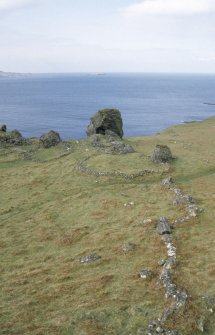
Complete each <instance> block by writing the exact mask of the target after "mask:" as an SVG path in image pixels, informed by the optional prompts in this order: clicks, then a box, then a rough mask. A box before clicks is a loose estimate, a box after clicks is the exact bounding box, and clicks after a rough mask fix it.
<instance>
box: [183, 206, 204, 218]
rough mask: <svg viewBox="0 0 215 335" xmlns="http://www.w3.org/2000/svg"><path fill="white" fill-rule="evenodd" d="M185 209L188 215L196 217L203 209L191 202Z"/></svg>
mask: <svg viewBox="0 0 215 335" xmlns="http://www.w3.org/2000/svg"><path fill="white" fill-rule="evenodd" d="M186 211H187V213H188V215H189V216H191V217H196V216H197V215H198V214H199V213H201V212H202V211H203V209H202V208H199V207H197V206H196V205H195V204H192V205H189V206H187V208H186Z"/></svg>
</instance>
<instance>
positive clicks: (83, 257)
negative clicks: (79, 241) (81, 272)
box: [79, 254, 101, 263]
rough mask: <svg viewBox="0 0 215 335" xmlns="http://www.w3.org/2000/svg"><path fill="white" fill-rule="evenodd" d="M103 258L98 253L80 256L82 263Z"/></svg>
mask: <svg viewBox="0 0 215 335" xmlns="http://www.w3.org/2000/svg"><path fill="white" fill-rule="evenodd" d="M100 259H101V256H98V255H96V254H92V255H88V256H82V257H80V258H79V262H80V263H93V262H96V261H98V260H100Z"/></svg>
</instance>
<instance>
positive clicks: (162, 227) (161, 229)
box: [157, 217, 171, 235]
mask: <svg viewBox="0 0 215 335" xmlns="http://www.w3.org/2000/svg"><path fill="white" fill-rule="evenodd" d="M157 232H158V234H159V235H165V234H171V228H170V225H169V222H168V220H167V219H166V218H164V217H161V218H160V220H159V223H158V225H157Z"/></svg>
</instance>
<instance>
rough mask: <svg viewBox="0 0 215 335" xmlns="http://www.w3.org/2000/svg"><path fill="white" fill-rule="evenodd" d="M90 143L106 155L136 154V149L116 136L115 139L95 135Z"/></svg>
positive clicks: (108, 136) (91, 137)
mask: <svg viewBox="0 0 215 335" xmlns="http://www.w3.org/2000/svg"><path fill="white" fill-rule="evenodd" d="M109 132H110V131H109ZM109 132H108V134H109ZM89 141H90V143H91V145H92V146H93V147H94V148H96V149H97V150H98V151H102V152H104V153H106V154H128V153H133V152H135V150H134V148H133V147H132V146H131V145H130V144H128V143H125V142H123V141H122V140H121V138H120V137H119V136H117V135H116V134H115V137H113V136H110V135H101V134H94V135H92V136H90V137H89Z"/></svg>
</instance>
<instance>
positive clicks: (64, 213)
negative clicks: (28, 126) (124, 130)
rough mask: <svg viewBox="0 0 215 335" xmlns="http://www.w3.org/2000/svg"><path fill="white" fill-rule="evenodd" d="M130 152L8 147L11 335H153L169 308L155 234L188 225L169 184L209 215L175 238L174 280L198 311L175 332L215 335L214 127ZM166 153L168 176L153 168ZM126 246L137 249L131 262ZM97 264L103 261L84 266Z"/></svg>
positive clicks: (0, 209) (190, 129) (188, 127)
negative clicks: (214, 305)
mask: <svg viewBox="0 0 215 335" xmlns="http://www.w3.org/2000/svg"><path fill="white" fill-rule="evenodd" d="M128 142H129V143H130V144H131V145H132V146H133V148H134V149H135V153H129V154H126V155H117V154H116V155H106V154H103V153H101V152H98V151H97V150H96V149H95V148H93V147H92V146H91V145H90V144H89V142H88V141H69V142H67V143H60V144H59V145H58V146H56V147H52V148H49V149H45V148H42V147H41V146H39V144H38V142H37V140H34V141H32V142H31V144H28V143H27V144H22V146H13V145H9V144H8V145H4V146H1V147H0V172H1V174H0V178H1V193H0V230H1V232H0V252H1V265H0V270H1V281H0V289H1V300H0V306H1V316H0V333H1V334H8V335H12V334H17V335H18V334H33V335H39V334H41V335H44V334H47V335H48V334H50V335H53V334H59V335H104V334H105V335H109V334H112V335H122V334H123V335H130V334H131V335H136V334H144V329H145V328H146V327H147V326H148V325H149V324H150V322H151V321H152V320H154V319H156V318H158V317H159V315H161V314H162V312H163V310H164V309H165V308H166V306H167V305H168V299H166V298H165V297H164V295H165V290H164V288H163V287H162V285H161V283H160V281H159V276H160V271H161V266H160V265H158V262H159V261H160V260H161V259H162V258H165V257H166V249H165V246H164V243H163V242H162V241H161V239H160V237H159V236H158V234H157V232H156V229H155V228H156V225H157V222H158V220H159V218H160V217H161V216H163V217H167V218H168V220H169V222H173V221H174V220H176V219H178V218H179V217H181V216H183V215H184V209H183V206H173V204H172V202H173V198H172V193H171V192H170V191H168V190H166V189H164V187H163V186H162V184H161V181H162V179H163V178H165V176H168V175H169V174H171V176H172V177H173V179H174V180H175V181H176V183H177V185H179V186H180V189H182V190H183V191H184V192H186V193H189V194H192V196H193V198H194V199H195V200H196V202H197V203H198V205H199V206H200V207H202V208H204V211H203V212H202V213H201V214H200V215H199V216H198V217H196V218H195V217H194V218H193V219H192V220H189V221H188V222H184V223H181V224H179V225H177V227H175V228H174V229H173V235H174V238H175V240H176V243H177V265H176V267H175V268H174V278H173V279H174V282H175V283H176V285H177V287H179V288H180V289H184V290H186V291H187V292H189V299H188V301H187V303H186V306H183V308H182V309H181V310H179V311H178V313H176V314H175V315H173V316H172V317H171V318H170V319H169V320H168V322H167V327H168V329H174V330H177V331H178V334H179V335H188V334H189V335H191V334H192V335H197V334H199V333H201V332H200V331H198V330H197V328H198V326H197V323H198V322H200V321H201V320H202V322H203V323H204V328H205V334H207V335H212V334H215V332H214V329H215V318H214V315H213V314H212V313H211V311H208V310H207V308H209V307H208V306H204V304H203V303H202V302H201V297H202V296H210V297H213V295H214V292H215V281H214V277H215V266H214V254H215V244H214V238H215V230H214V217H215V209H214V199H215V193H214V192H215V191H214V177H215V149H214V143H215V118H212V119H209V120H207V121H204V122H201V123H193V124H185V125H181V126H176V127H173V128H170V129H168V130H166V131H165V132H163V133H161V134H160V135H156V136H153V137H140V138H131V139H129V140H128ZM157 144H160V145H162V144H164V145H168V146H169V147H170V149H171V151H172V153H173V156H174V158H175V159H174V160H173V162H172V163H171V164H170V165H168V169H167V170H168V172H165V168H166V166H164V165H162V164H161V165H160V164H155V163H153V162H152V161H151V159H150V157H151V154H152V152H153V150H154V148H155V146H156V145H157ZM85 158H89V159H87V160H86V161H84V163H83V164H84V166H86V167H87V168H89V169H91V170H95V171H104V170H105V171H110V172H114V171H120V172H122V173H125V174H133V173H137V172H138V171H141V170H144V169H151V170H158V169H159V170H160V171H158V172H156V173H151V174H150V173H149V174H146V175H143V176H140V177H137V178H124V177H122V176H121V177H120V176H111V175H107V176H98V175H93V174H88V173H85V172H84V171H82V170H80V169H79V168H78V167H79V165H80V164H81V163H80V162H83V160H84V159H85ZM128 242H130V243H131V245H132V244H133V245H134V246H135V247H134V248H131V250H128V252H126V251H125V245H127V243H128ZM128 245H129V244H128ZM128 249H129V248H128ZM88 255H94V256H95V255H96V256H100V258H98V259H96V257H95V261H92V262H89V263H86V264H85V263H83V262H81V259H82V258H81V257H82V256H88ZM145 268H148V269H150V270H151V271H152V274H153V275H152V277H150V278H149V279H146V280H144V279H142V278H140V277H139V276H138V274H139V272H140V271H141V270H143V269H145Z"/></svg>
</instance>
